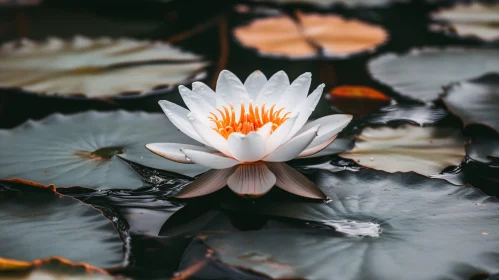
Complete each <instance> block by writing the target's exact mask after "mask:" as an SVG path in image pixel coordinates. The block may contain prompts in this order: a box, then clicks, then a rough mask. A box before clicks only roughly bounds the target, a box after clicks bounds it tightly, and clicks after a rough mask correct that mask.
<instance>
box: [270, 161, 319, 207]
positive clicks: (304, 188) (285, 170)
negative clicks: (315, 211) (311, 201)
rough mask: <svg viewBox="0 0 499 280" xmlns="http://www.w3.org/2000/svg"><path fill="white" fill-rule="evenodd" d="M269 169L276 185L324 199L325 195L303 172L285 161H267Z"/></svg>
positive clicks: (301, 194) (292, 191) (304, 195)
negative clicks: (274, 177)
mask: <svg viewBox="0 0 499 280" xmlns="http://www.w3.org/2000/svg"><path fill="white" fill-rule="evenodd" d="M267 166H268V167H269V169H270V171H272V173H274V175H275V176H276V178H277V180H276V186H278V187H279V188H281V189H283V190H285V191H287V192H290V193H293V194H296V195H299V196H303V197H309V198H315V199H325V198H326V195H324V193H323V192H322V191H321V190H320V189H319V188H318V187H317V186H315V184H314V183H313V182H312V181H310V180H309V179H307V177H305V176H304V175H303V174H301V173H300V172H298V171H296V170H295V169H293V168H291V167H289V166H288V165H287V164H285V163H268V164H267Z"/></svg>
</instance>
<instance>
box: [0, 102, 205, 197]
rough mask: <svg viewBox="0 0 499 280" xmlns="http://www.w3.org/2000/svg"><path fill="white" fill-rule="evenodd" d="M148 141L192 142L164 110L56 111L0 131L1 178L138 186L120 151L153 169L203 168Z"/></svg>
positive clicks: (191, 171) (187, 171)
mask: <svg viewBox="0 0 499 280" xmlns="http://www.w3.org/2000/svg"><path fill="white" fill-rule="evenodd" d="M151 142H172V143H185V144H195V143H196V142H195V141H194V140H192V139H190V138H189V137H187V136H186V135H184V134H183V133H181V132H179V131H178V130H177V128H176V127H175V126H174V125H173V124H171V123H170V122H169V121H168V120H167V119H166V118H164V115H163V114H148V113H140V112H139V113H131V112H125V111H115V112H105V113H104V112H94V111H90V112H86V113H79V114H74V115H60V114H54V115H51V116H49V117H47V118H45V119H43V120H41V121H36V122H35V121H28V122H26V123H24V124H22V125H20V126H18V127H16V128H14V129H12V130H3V131H2V130H0V146H2V147H9V149H0V178H15V177H18V178H22V179H26V180H30V181H35V182H39V183H42V184H54V185H56V186H57V187H71V186H83V187H90V188H97V189H108V188H137V187H140V186H142V185H143V182H142V180H141V179H140V177H139V176H138V175H137V174H136V173H135V172H134V171H133V170H132V169H131V168H130V167H129V166H127V165H126V164H125V163H124V162H122V161H121V160H120V159H118V158H117V157H115V156H114V155H120V156H121V157H123V158H125V159H129V160H132V161H134V162H137V163H141V164H144V165H147V166H150V167H153V168H158V169H166V170H169V171H172V172H177V173H182V174H185V175H189V176H193V175H197V174H199V173H202V172H204V171H206V169H205V168H204V167H201V166H199V165H197V164H189V165H186V164H179V163H175V162H172V161H167V160H164V159H163V158H161V157H159V156H157V155H155V154H153V153H151V152H149V151H148V150H147V149H146V148H145V147H144V145H145V144H147V143H151Z"/></svg>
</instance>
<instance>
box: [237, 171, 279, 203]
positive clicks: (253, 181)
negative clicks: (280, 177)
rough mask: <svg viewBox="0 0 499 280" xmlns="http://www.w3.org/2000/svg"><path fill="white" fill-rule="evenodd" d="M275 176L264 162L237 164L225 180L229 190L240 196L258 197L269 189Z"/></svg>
mask: <svg viewBox="0 0 499 280" xmlns="http://www.w3.org/2000/svg"><path fill="white" fill-rule="evenodd" d="M275 183H276V177H275V176H274V174H273V173H272V172H271V171H270V170H269V169H268V168H267V166H266V165H265V164H262V163H255V164H243V165H239V166H238V167H237V169H236V171H234V173H232V175H230V177H229V179H228V180H227V185H228V186H229V188H230V189H231V190H233V191H234V192H235V193H237V194H238V195H241V196H250V197H259V196H262V195H264V194H266V193H268V192H269V191H270V189H271V188H272V187H273V186H274V185H275Z"/></svg>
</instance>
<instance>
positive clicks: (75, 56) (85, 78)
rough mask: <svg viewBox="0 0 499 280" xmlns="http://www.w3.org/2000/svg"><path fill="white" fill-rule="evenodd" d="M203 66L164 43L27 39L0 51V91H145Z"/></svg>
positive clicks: (178, 79)
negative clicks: (4, 89)
mask: <svg viewBox="0 0 499 280" xmlns="http://www.w3.org/2000/svg"><path fill="white" fill-rule="evenodd" d="M205 66H206V63H205V62H202V61H201V57H199V56H197V55H194V54H191V53H186V52H183V51H181V50H179V49H177V48H175V47H172V46H171V45H169V44H166V43H159V42H151V41H137V40H133V39H126V38H123V39H118V40H115V39H111V38H99V39H89V38H85V37H74V38H73V39H72V40H68V41H65V40H62V39H59V38H49V39H47V40H46V41H45V42H33V41H29V40H27V39H24V40H21V41H13V42H8V43H5V44H4V45H2V46H1V49H0V87H9V88H22V89H23V90H26V91H31V92H35V93H39V94H49V95H54V94H55V95H63V96H67V95H73V94H83V95H85V96H87V97H106V96H117V95H119V94H123V93H131V92H134V93H146V92H148V91H151V90H153V89H154V88H157V87H160V86H171V85H176V84H179V83H182V82H186V81H188V80H190V79H192V78H194V77H195V76H196V75H197V74H199V73H201V72H202V70H203V68H204V67H205Z"/></svg>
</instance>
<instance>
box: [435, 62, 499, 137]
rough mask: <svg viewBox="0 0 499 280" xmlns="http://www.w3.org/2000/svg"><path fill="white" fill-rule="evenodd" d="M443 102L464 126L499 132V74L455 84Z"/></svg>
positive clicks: (449, 89)
mask: <svg viewBox="0 0 499 280" xmlns="http://www.w3.org/2000/svg"><path fill="white" fill-rule="evenodd" d="M498 70H499V69H498ZM442 101H443V102H444V103H445V106H447V108H448V109H449V111H451V112H452V113H453V114H455V115H457V116H458V117H459V118H460V119H461V120H462V121H463V123H464V126H468V125H471V124H481V125H485V126H488V127H490V128H492V129H495V131H499V110H498V104H499V74H497V73H494V74H488V75H485V76H482V77H479V78H476V79H473V80H470V81H465V82H459V83H456V84H453V85H451V86H450V87H448V88H447V89H446V94H445V95H444V96H442Z"/></svg>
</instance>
